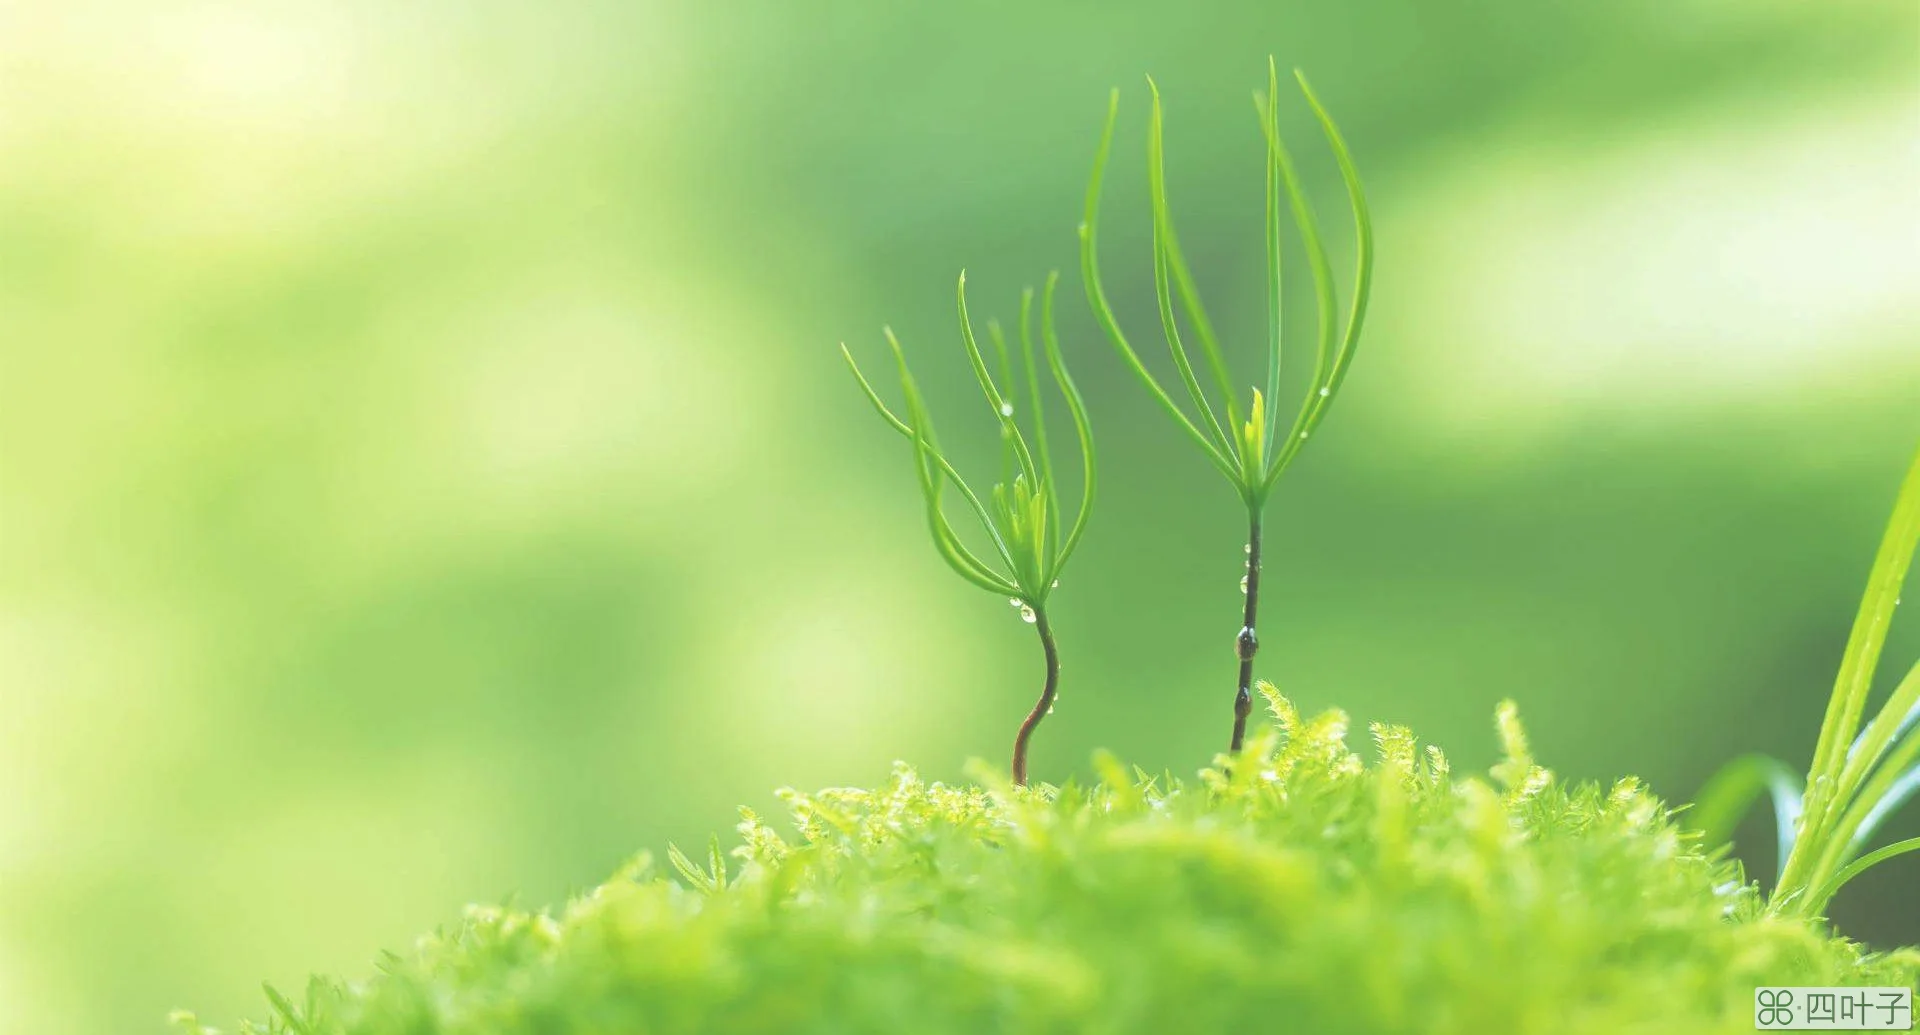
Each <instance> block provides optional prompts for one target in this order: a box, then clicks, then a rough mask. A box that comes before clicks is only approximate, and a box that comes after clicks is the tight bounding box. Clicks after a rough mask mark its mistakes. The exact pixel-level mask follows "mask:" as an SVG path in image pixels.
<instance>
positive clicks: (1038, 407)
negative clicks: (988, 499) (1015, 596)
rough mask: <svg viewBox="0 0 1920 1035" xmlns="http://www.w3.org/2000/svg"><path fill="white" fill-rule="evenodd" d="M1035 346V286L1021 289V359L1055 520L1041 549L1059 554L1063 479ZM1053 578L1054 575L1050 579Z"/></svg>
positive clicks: (1049, 554)
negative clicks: (1051, 437) (1057, 466)
mask: <svg viewBox="0 0 1920 1035" xmlns="http://www.w3.org/2000/svg"><path fill="white" fill-rule="evenodd" d="M1058 278H1059V274H1058V273H1054V274H1050V275H1049V276H1048V277H1047V283H1048V290H1049V291H1051V290H1052V284H1053V281H1054V280H1057V279H1058ZM1033 356H1034V348H1033V289H1032V288H1031V287H1029V288H1027V289H1026V290H1024V291H1022V292H1020V359H1021V362H1022V363H1023V364H1024V365H1025V367H1026V372H1027V391H1028V394H1029V396H1030V400H1031V401H1030V403H1029V405H1031V406H1032V407H1033V445H1034V452H1035V453H1037V454H1038V455H1039V460H1040V485H1041V488H1042V489H1043V490H1044V492H1045V494H1046V501H1047V508H1048V510H1049V512H1050V513H1052V514H1053V515H1054V520H1052V521H1049V522H1048V523H1047V537H1046V542H1045V545H1044V547H1043V548H1042V552H1043V553H1045V554H1046V556H1047V557H1049V558H1053V557H1057V556H1059V554H1060V521H1059V519H1058V515H1059V514H1060V482H1059V479H1058V478H1056V477H1055V476H1054V473H1053V447H1052V446H1050V445H1048V443H1047V407H1046V400H1045V399H1044V398H1043V397H1042V395H1041V394H1040V372H1039V369H1038V368H1037V366H1036V365H1035V362H1034V358H1033ZM1048 581H1049V582H1051V581H1052V579H1051V578H1049V579H1048Z"/></svg>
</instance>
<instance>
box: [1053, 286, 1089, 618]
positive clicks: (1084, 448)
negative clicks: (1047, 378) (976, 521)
mask: <svg viewBox="0 0 1920 1035" xmlns="http://www.w3.org/2000/svg"><path fill="white" fill-rule="evenodd" d="M1059 282H1060V274H1058V273H1053V274H1049V275H1048V277H1047V288H1046V291H1045V293H1044V294H1042V295H1041V298H1040V333H1041V337H1042V341H1043V342H1044V344H1045V345H1046V349H1047V365H1048V366H1049V367H1052V368H1053V379H1054V381H1055V382H1057V383H1058V384H1059V386H1060V394H1061V395H1063V396H1065V397H1066V400H1067V412H1068V413H1070V414H1072V416H1073V431H1074V434H1075V435H1076V436H1078V437H1079V439H1080V465H1081V477H1082V478H1083V480H1084V481H1083V485H1084V488H1083V489H1082V492H1081V496H1080V513H1079V515H1078V516H1076V517H1075V518H1074V519H1073V531H1071V532H1069V533H1067V541H1066V544H1065V545H1063V546H1062V547H1061V548H1060V552H1059V554H1058V555H1056V556H1055V557H1054V559H1053V564H1052V566H1051V568H1050V569H1049V571H1050V574H1049V576H1048V582H1049V583H1051V582H1052V576H1053V575H1057V574H1059V572H1060V571H1061V569H1063V568H1065V567H1066V566H1067V558H1069V557H1071V556H1073V549H1074V547H1076V546H1078V545H1080V536H1081V534H1082V533H1084V532H1085V531H1086V530H1087V518H1088V516H1089V515H1091V514H1092V513H1093V495H1094V483H1095V477H1094V471H1095V469H1096V467H1097V465H1096V463H1095V461H1094V455H1093V422H1092V421H1090V420H1088V418H1087V403H1086V400H1084V399H1082V398H1081V397H1080V389H1079V387H1078V386H1076V385H1075V384H1074V383H1073V375H1072V374H1070V373H1068V372H1067V362H1066V360H1065V359H1064V358H1063V357H1062V356H1061V355H1060V337H1059V335H1058V334H1056V333H1055V331H1054V324H1053V289H1054V286H1055V285H1057V284H1058V283H1059Z"/></svg>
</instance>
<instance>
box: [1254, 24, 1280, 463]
mask: <svg viewBox="0 0 1920 1035" xmlns="http://www.w3.org/2000/svg"><path fill="white" fill-rule="evenodd" d="M1253 103H1254V108H1255V109H1256V110H1259V109H1260V108H1261V105H1260V98H1259V97H1258V95H1256V96H1255V97H1254V102H1253ZM1260 114H1261V118H1260V128H1261V132H1262V133H1263V134H1264V135H1265V136H1266V139H1267V192H1266V193H1267V196H1266V204H1267V225H1266V229H1267V399H1268V400H1269V401H1270V402H1271V404H1272V406H1273V416H1272V418H1271V419H1270V420H1269V421H1268V423H1267V426H1266V427H1265V428H1263V429H1262V434H1264V435H1266V437H1267V443H1268V444H1269V445H1271V444H1272V440H1273V436H1274V435H1275V434H1277V433H1278V430H1279V427H1280V357H1281V344H1282V337H1283V322H1282V319H1281V317H1282V315H1283V314H1282V310H1281V306H1282V304H1283V303H1284V302H1285V301H1286V299H1285V297H1284V292H1283V291H1282V286H1283V282H1282V279H1281V272H1282V269H1283V266H1284V264H1283V263H1282V261H1281V258H1282V257H1281V251H1280V173H1281V165H1280V154H1281V152H1280V150H1279V149H1278V148H1276V147H1275V146H1274V144H1275V143H1276V142H1277V141H1278V140H1279V139H1280V76H1279V73H1278V72H1277V71H1276V69H1275V66H1274V62H1273V55H1271V54H1269V55H1267V103H1266V106H1265V110H1264V111H1261V112H1260ZM1276 452H1277V451H1276V450H1272V449H1269V450H1268V451H1267V455H1268V456H1273V455H1274V454H1275V453H1276ZM1277 477H1278V475H1271V476H1269V477H1268V478H1267V479H1266V483H1265V484H1264V485H1262V486H1261V489H1262V491H1263V492H1264V491H1265V490H1266V489H1268V488H1271V487H1272V485H1273V482H1274V480H1275V479H1276V478H1277Z"/></svg>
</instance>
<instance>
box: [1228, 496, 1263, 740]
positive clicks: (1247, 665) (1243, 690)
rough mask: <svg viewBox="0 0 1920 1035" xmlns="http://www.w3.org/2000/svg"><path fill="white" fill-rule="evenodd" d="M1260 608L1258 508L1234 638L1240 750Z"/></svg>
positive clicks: (1251, 523) (1252, 524)
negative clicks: (1242, 611) (1241, 612)
mask: <svg viewBox="0 0 1920 1035" xmlns="http://www.w3.org/2000/svg"><path fill="white" fill-rule="evenodd" d="M1259 610H1260V512H1259V511H1255V512H1254V513H1253V517H1252V518H1251V519H1250V520H1249V521H1248V528H1247V611H1246V615H1245V617H1244V618H1242V619H1241V622H1240V635H1239V636H1238V637H1236V638H1235V639H1234V641H1233V649H1234V653H1236V654H1238V655H1239V656H1240V690H1239V692H1238V693H1236V694H1235V695H1234V698H1233V742H1232V745H1231V750H1233V751H1234V752H1238V751H1239V750H1240V745H1241V743H1242V742H1243V741H1245V740H1246V737H1247V716H1249V715H1251V714H1253V656H1254V655H1255V654H1257V653H1259V651H1260V638H1259V637H1258V636H1257V635H1255V634H1254V631H1253V629H1254V621H1255V616H1256V615H1257V614H1258V613H1259Z"/></svg>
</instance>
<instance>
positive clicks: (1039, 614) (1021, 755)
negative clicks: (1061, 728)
mask: <svg viewBox="0 0 1920 1035" xmlns="http://www.w3.org/2000/svg"><path fill="white" fill-rule="evenodd" d="M1033 627H1034V630H1035V631H1037V632H1038V633H1039V634H1040V646H1041V647H1043V648H1045V650H1046V652H1047V685H1046V686H1044V687H1042V688H1041V690H1040V701H1039V703H1037V704H1035V705H1034V706H1033V711H1032V712H1031V713H1030V714H1028V716H1027V721H1025V722H1023V723H1021V724H1020V733H1019V735H1017V736H1015V737H1014V738H1013V782H1014V783H1015V784H1017V785H1019V786H1021V787H1025V786H1026V785H1027V741H1029V740H1032V739H1033V730H1034V727H1036V726H1038V725H1040V720H1041V719H1044V718H1046V717H1047V712H1049V711H1052V710H1053V695H1054V691H1056V690H1058V689H1059V687H1060V651H1059V650H1058V649H1057V648H1055V647H1054V645H1053V627H1052V626H1050V625H1048V624H1047V613H1046V612H1045V611H1042V610H1041V609H1039V608H1037V607H1036V608H1034V609H1033Z"/></svg>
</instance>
